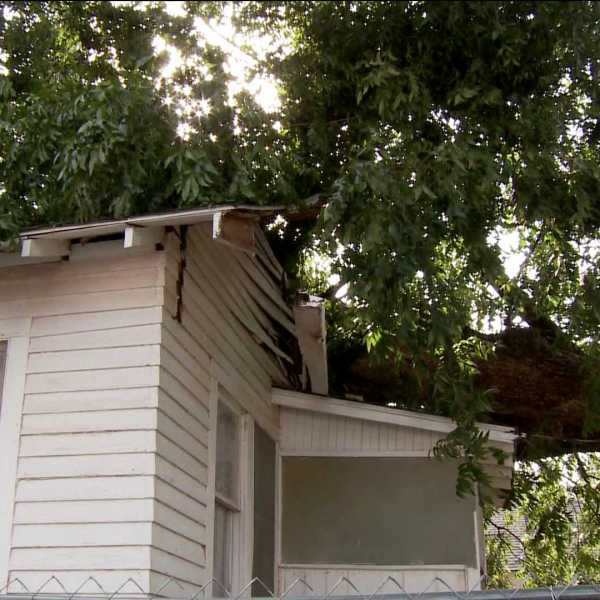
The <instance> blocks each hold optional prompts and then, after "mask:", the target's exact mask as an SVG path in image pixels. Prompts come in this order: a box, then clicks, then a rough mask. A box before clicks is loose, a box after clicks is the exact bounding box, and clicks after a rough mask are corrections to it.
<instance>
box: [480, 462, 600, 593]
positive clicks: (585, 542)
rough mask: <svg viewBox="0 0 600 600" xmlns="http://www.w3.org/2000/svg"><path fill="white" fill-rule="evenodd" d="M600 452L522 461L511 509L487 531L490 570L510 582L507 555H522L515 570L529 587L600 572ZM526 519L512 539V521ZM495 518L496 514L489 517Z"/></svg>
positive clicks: (591, 578) (497, 579)
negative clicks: (523, 528)
mask: <svg viewBox="0 0 600 600" xmlns="http://www.w3.org/2000/svg"><path fill="white" fill-rule="evenodd" d="M599 483H600V457H599V456H598V455H597V454H587V455H585V454H579V455H568V456H565V457H562V458H552V459H545V460H543V461H540V462H534V463H527V464H524V465H522V467H521V468H520V469H518V470H517V472H516V480H515V489H514V499H513V506H514V508H513V510H512V511H511V513H509V515H508V518H507V519H505V523H504V524H500V525H499V527H497V532H496V533H497V535H492V536H489V537H488V540H487V545H488V547H487V554H488V570H489V571H491V575H492V579H493V582H494V583H497V584H500V585H503V586H504V587H510V584H509V585H508V586H507V585H506V584H507V582H510V573H509V572H508V568H507V559H508V555H509V554H511V553H513V554H514V550H515V546H516V548H517V553H518V554H519V555H522V560H521V566H520V568H519V570H518V571H517V572H516V573H515V576H516V577H517V578H518V579H519V580H520V581H521V582H522V583H523V584H524V585H525V586H526V587H541V586H547V585H556V584H560V583H563V584H564V583H565V582H575V583H588V584H589V583H595V582H597V581H598V578H600V495H599V493H598V491H599V489H598V484H599ZM519 518H521V519H525V523H526V534H525V536H524V537H523V538H522V539H519V540H517V541H516V544H515V540H514V539H513V536H514V533H511V524H512V523H514V522H515V521H516V520H517V519H519ZM490 523H491V524H492V525H491V527H490V529H491V530H492V531H493V530H494V525H493V524H494V523H496V524H497V525H498V520H497V518H495V517H494V516H493V515H491V517H490Z"/></svg>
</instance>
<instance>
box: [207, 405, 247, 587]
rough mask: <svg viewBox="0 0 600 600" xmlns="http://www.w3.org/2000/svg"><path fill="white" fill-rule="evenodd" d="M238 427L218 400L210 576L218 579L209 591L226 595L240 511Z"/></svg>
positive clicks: (234, 417) (225, 407) (231, 581)
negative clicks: (237, 517)
mask: <svg viewBox="0 0 600 600" xmlns="http://www.w3.org/2000/svg"><path fill="white" fill-rule="evenodd" d="M240 431H241V428H240V416H239V415H238V414H236V413H235V412H234V411H233V410H232V409H231V408H229V406H228V405H227V404H225V403H224V402H219V404H218V408H217V453H216V472H215V492H216V493H215V530H214V554H213V577H214V579H215V580H216V581H218V582H219V585H214V586H213V595H214V596H219V597H223V596H226V595H227V593H226V592H225V590H227V592H230V591H231V589H232V584H233V577H232V572H233V559H234V547H235V530H234V529H235V523H234V521H235V519H236V516H237V514H238V513H239V512H240ZM221 586H222V587H221ZM223 588H224V589H223Z"/></svg>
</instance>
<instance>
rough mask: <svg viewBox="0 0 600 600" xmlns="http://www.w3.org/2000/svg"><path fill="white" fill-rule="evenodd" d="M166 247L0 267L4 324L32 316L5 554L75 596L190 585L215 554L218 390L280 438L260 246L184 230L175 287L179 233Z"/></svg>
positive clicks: (278, 320)
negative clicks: (246, 249)
mask: <svg viewBox="0 0 600 600" xmlns="http://www.w3.org/2000/svg"><path fill="white" fill-rule="evenodd" d="M164 248H165V249H164V251H161V250H158V251H155V250H154V249H152V250H144V249H129V250H125V249H123V244H122V241H120V240H115V241H109V242H98V243H91V244H87V245H84V246H82V245H78V244H76V245H74V246H73V247H72V251H71V255H70V260H69V261H58V262H53V263H45V264H33V265H25V266H13V267H8V268H4V269H2V270H1V271H0V314H2V318H3V323H5V324H7V323H8V325H7V326H8V330H10V323H16V322H17V321H18V320H19V319H23V318H25V319H31V323H30V327H29V329H28V331H29V332H30V334H29V338H28V351H27V360H26V361H24V369H25V381H24V395H23V410H22V417H21V424H20V431H19V448H18V461H17V465H16V473H17V480H16V488H15V500H14V516H13V522H12V538H11V540H12V541H11V548H10V554H9V559H8V569H9V573H8V576H9V578H15V577H19V578H20V579H22V580H23V581H26V583H27V585H28V587H30V588H31V589H37V588H38V587H39V586H41V585H42V584H43V583H44V582H45V581H46V580H47V579H48V578H49V577H50V576H52V575H55V576H57V577H58V578H59V579H60V580H61V582H62V583H63V585H65V587H66V588H67V589H68V590H69V591H73V590H74V589H76V588H77V587H79V585H80V584H81V583H82V582H83V581H84V580H85V579H86V578H88V577H89V576H93V577H95V578H96V579H97V580H98V581H99V582H100V584H101V585H102V586H103V587H104V588H105V589H106V590H110V591H114V590H115V589H116V588H117V587H118V586H119V585H121V584H122V583H123V582H124V581H125V580H126V579H127V578H128V577H132V578H133V579H134V580H135V581H136V582H137V583H139V585H140V586H141V587H142V588H143V589H144V590H145V591H156V590H158V589H159V588H160V587H161V586H162V585H163V584H164V582H165V581H166V580H167V579H168V578H169V577H173V578H176V579H177V580H178V581H179V582H180V583H181V585H183V586H184V589H185V592H186V593H187V592H190V594H191V593H195V592H197V591H198V590H199V588H200V587H201V586H202V585H204V584H205V583H206V581H207V578H208V573H207V567H208V566H209V564H210V560H209V559H208V558H207V556H208V555H209V554H210V552H212V548H211V546H210V544H211V540H210V535H211V534H210V532H211V530H212V528H211V527H210V519H212V514H213V510H212V507H213V506H214V495H213V496H211V495H210V494H211V493H213V494H214V492H211V491H210V490H209V469H210V462H211V460H214V457H211V456H210V455H209V446H210V443H209V436H210V427H211V423H212V422H213V417H214V415H211V414H210V410H211V390H213V389H215V388H216V387H218V385H220V386H221V387H222V389H223V390H225V393H227V394H228V395H229V396H231V398H233V400H234V401H235V402H236V403H237V404H238V405H239V406H241V407H242V408H243V410H244V411H246V412H248V413H250V414H251V415H252V416H253V418H254V419H256V421H257V422H258V423H259V424H260V425H261V426H262V427H263V428H265V429H266V430H268V431H269V432H270V434H271V435H272V436H274V437H278V434H279V417H278V409H277V408H275V407H274V406H273V404H272V402H271V385H272V382H275V383H278V384H279V385H283V386H285V385H286V384H288V375H287V370H286V365H287V364H289V363H290V360H291V359H290V358H289V357H288V356H287V355H286V352H285V351H284V350H283V347H284V345H285V344H283V343H282V339H283V337H284V336H285V337H286V338H290V337H293V336H294V324H293V318H292V312H291V310H290V308H289V306H288V305H287V303H286V301H285V300H284V298H283V293H282V285H283V277H284V274H283V270H282V269H281V267H280V265H278V264H277V261H276V260H275V258H274V257H273V256H272V253H270V251H269V249H268V246H267V245H266V240H265V239H264V237H263V236H262V235H259V236H258V243H257V255H256V256H250V255H248V254H245V253H243V252H242V251H239V250H236V249H233V248H231V247H228V246H225V245H223V244H220V243H218V242H215V241H213V240H212V235H211V231H210V228H209V227H205V226H203V225H198V226H194V227H190V228H189V229H188V236H187V248H186V249H185V261H186V263H185V265H186V266H185V269H184V272H183V279H182V281H179V278H180V261H181V259H182V252H181V249H180V245H179V241H178V237H177V235H175V233H174V232H171V233H170V234H168V235H167V236H166V239H165V244H164ZM179 283H183V288H182V290H183V292H182V297H181V299H178V289H179V288H178V284H179ZM178 308H179V309H180V310H181V314H180V319H179V320H178V319H177V318H176V317H177V310H178ZM2 568H3V566H2V565H0V570H1V569H2ZM1 584H2V582H0V585H1ZM55 587H56V586H54V587H53V584H51V585H50V587H49V588H45V590H44V591H49V592H52V591H60V590H58V589H55ZM83 590H84V591H90V592H94V591H97V590H96V589H95V588H94V586H93V585H92V584H87V585H86V587H85V588H83ZM11 591H18V590H17V589H14V586H13V588H11ZM124 591H131V592H133V591H139V590H137V589H136V588H135V586H132V585H131V584H130V585H129V586H127V588H125V590H124ZM170 591H171V592H172V593H173V594H176V593H180V592H181V589H180V588H177V589H170Z"/></svg>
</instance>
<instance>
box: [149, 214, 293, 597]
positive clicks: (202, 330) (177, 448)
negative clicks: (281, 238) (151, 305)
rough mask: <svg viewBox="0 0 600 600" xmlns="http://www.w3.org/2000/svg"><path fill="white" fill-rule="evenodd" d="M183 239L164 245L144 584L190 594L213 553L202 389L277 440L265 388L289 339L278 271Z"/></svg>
mask: <svg viewBox="0 0 600 600" xmlns="http://www.w3.org/2000/svg"><path fill="white" fill-rule="evenodd" d="M186 237H187V239H186V247H185V251H182V249H181V246H180V239H179V238H178V237H177V236H176V235H174V234H171V235H168V236H167V239H166V240H165V249H166V251H165V276H164V280H165V299H166V300H165V305H164V308H163V321H162V332H161V336H160V337H161V351H160V374H159V389H160V391H159V398H158V426H157V430H158V436H157V471H156V478H157V485H156V489H155V494H156V497H155V499H156V502H155V523H156V525H157V529H156V530H155V531H154V532H153V535H156V536H158V537H160V539H161V540H162V541H161V542H160V543H159V542H158V541H157V540H153V551H152V570H153V573H154V574H155V575H153V577H152V581H153V582H154V581H156V584H154V583H153V585H156V586H159V585H160V577H158V574H159V573H160V574H163V575H164V576H170V577H175V578H178V579H180V580H182V581H183V582H185V583H186V584H187V585H189V586H192V588H194V586H196V587H198V586H200V585H203V584H204V583H206V581H207V577H208V575H207V572H206V568H207V567H208V563H209V562H210V561H207V553H209V552H212V548H211V542H210V540H209V539H208V537H207V536H208V535H209V531H211V529H212V528H211V527H210V523H209V519H211V518H212V514H213V510H212V506H213V505H214V497H210V496H209V489H208V488H209V467H210V462H211V460H212V461H214V458H213V457H211V456H209V435H210V431H209V429H210V424H211V414H210V410H211V401H210V398H211V391H210V390H211V389H212V388H214V387H215V386H216V384H217V383H218V384H219V385H220V386H221V387H222V388H223V389H224V390H225V392H226V393H227V394H228V395H229V396H231V398H232V399H233V401H234V402H235V403H237V404H238V405H239V406H241V407H242V408H243V410H245V411H247V412H248V413H250V414H251V415H252V416H253V417H254V418H255V419H256V420H257V421H258V422H259V423H260V424H261V425H262V426H263V427H265V428H266V429H268V430H269V431H270V432H271V434H272V435H277V433H278V426H279V423H278V414H277V409H275V408H274V407H273V405H272V403H271V385H272V383H271V382H272V381H285V380H286V374H285V372H284V370H283V369H282V366H281V360H283V358H282V357H281V356H280V355H279V356H278V350H279V347H278V343H279V339H278V335H280V334H278V333H277V332H278V330H285V331H286V332H287V334H288V335H291V331H290V330H292V331H293V324H292V322H291V318H290V314H291V311H290V309H289V307H288V306H287V305H286V303H285V301H284V300H283V296H282V291H281V289H280V287H279V285H280V284H279V283H278V282H277V278H276V277H275V275H277V276H279V277H282V276H283V273H282V272H279V273H277V272H276V271H275V267H274V266H272V268H271V270H268V269H266V268H265V267H264V266H263V265H262V264H260V263H259V260H258V259H257V258H256V257H251V256H249V255H247V254H245V253H243V252H242V251H239V250H236V249H233V248H230V247H228V246H225V245H223V244H220V243H218V242H215V241H214V240H212V236H211V231H210V228H206V227H204V226H202V225H197V226H194V227H190V228H188V230H187V236H186ZM259 252H260V253H263V250H262V249H260V248H259ZM182 259H185V268H184V269H183V273H181V266H182V265H181V261H182ZM264 260H265V261H269V260H272V259H269V258H265V259H264ZM273 271H275V273H273ZM180 278H181V279H180ZM178 282H179V284H180V285H181V286H182V287H181V290H182V297H181V299H180V301H179V302H178V298H177V294H178ZM178 304H179V308H180V314H179V319H177V318H176V317H177V314H176V312H177V307H178ZM280 321H283V323H281V322H280ZM153 589H155V588H153Z"/></svg>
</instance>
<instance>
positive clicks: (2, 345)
mask: <svg viewBox="0 0 600 600" xmlns="http://www.w3.org/2000/svg"><path fill="white" fill-rule="evenodd" d="M7 347H8V343H7V342H6V340H3V341H0V413H1V411H2V389H3V388H4V371H5V370H6V348H7Z"/></svg>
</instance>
